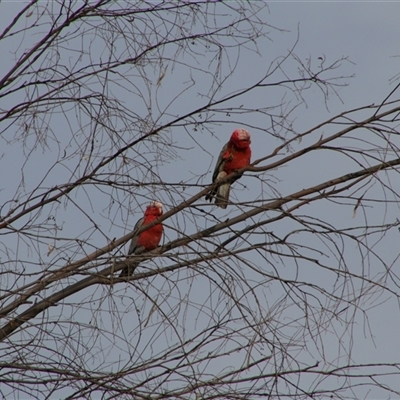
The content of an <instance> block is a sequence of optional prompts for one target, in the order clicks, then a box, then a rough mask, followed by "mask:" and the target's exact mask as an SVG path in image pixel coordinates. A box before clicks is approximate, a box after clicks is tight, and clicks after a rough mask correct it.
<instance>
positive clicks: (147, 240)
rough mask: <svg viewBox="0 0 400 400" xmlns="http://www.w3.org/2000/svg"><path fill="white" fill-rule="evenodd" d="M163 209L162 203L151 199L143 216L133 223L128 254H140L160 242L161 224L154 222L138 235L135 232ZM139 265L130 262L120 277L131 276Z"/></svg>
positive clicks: (153, 247) (160, 213)
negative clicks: (132, 233)
mask: <svg viewBox="0 0 400 400" xmlns="http://www.w3.org/2000/svg"><path fill="white" fill-rule="evenodd" d="M162 213H163V209H162V204H161V203H159V202H158V201H152V202H151V203H150V204H149V205H148V206H147V208H146V211H145V213H144V216H143V218H141V219H140V220H139V221H138V222H137V223H136V225H135V228H134V230H133V232H134V233H135V235H134V236H133V238H132V241H131V245H130V246H129V251H128V254H127V255H128V256H129V255H131V254H141V253H144V252H146V251H150V250H154V249H155V248H156V247H157V246H158V244H159V243H160V240H161V236H162V233H163V226H162V224H156V225H154V226H152V227H151V228H149V229H147V230H145V231H143V232H142V233H140V234H139V235H138V234H137V232H138V231H139V229H140V228H141V227H142V226H143V225H145V224H148V223H149V222H151V221H154V220H155V219H157V218H158V217H159V216H160V215H162ZM138 265H139V263H132V262H131V265H130V266H126V267H125V268H124V269H123V270H122V271H121V274H120V277H124V276H131V275H132V274H133V272H134V270H135V268H136V267H137V266H138Z"/></svg>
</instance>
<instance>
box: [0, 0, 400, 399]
mask: <svg viewBox="0 0 400 400" xmlns="http://www.w3.org/2000/svg"><path fill="white" fill-rule="evenodd" d="M19 7H20V6H19V4H15V3H12V2H8V3H7V2H2V3H1V4H0V9H1V15H2V17H1V20H0V26H1V27H3V26H4V24H6V23H7V21H9V20H11V18H13V15H15V12H16V10H17V9H19ZM268 8H269V13H267V12H266V10H265V11H264V12H265V14H264V15H263V18H265V21H266V22H267V23H268V24H269V25H271V35H270V39H269V40H267V39H265V40H261V41H260V47H259V51H260V56H256V55H254V54H252V53H251V52H243V55H241V57H240V59H239V62H238V65H237V68H236V70H235V80H234V82H233V83H231V85H232V86H229V87H227V88H226V92H227V93H228V92H231V91H232V90H233V85H238V86H243V85H245V83H246V82H247V81H248V82H251V81H252V80H253V79H254V77H256V76H262V74H263V73H264V72H265V70H266V69H267V68H268V67H269V65H270V63H271V62H273V60H274V59H276V58H277V57H281V56H282V55H283V54H284V53H286V51H287V50H288V49H290V48H291V47H292V46H293V45H294V43H295V42H296V40H298V44H297V45H296V49H295V53H296V54H297V55H298V56H299V57H300V58H301V59H302V60H306V59H310V62H311V65H313V66H315V69H317V68H318V65H319V64H320V62H321V61H320V60H319V58H320V57H322V58H323V59H324V60H325V62H326V64H329V63H332V62H334V61H335V60H337V59H340V58H342V57H343V58H347V61H344V62H343V63H342V66H341V68H340V73H339V75H343V76H349V77H351V76H354V77H352V78H347V79H345V80H344V81H345V82H346V83H348V86H345V87H338V88H337V93H338V95H337V96H335V95H332V96H331V98H330V99H329V103H328V105H327V106H326V105H325V103H324V97H323V96H322V95H321V93H320V92H319V91H318V90H317V89H316V88H312V89H310V90H309V91H308V92H307V93H306V94H305V100H306V103H305V104H302V105H300V106H299V107H298V108H297V109H296V110H295V112H294V113H293V115H292V117H293V120H294V122H293V123H294V127H295V129H296V130H297V132H302V131H304V130H307V129H309V128H311V127H313V126H315V125H317V124H319V123H320V122H322V121H324V120H326V119H328V118H330V117H332V116H333V115H336V114H338V113H340V112H343V111H345V110H349V109H351V108H355V107H360V106H365V105H368V104H379V103H380V102H381V101H383V100H384V99H385V98H386V96H387V95H388V94H389V93H390V91H391V90H392V89H393V88H394V86H395V85H396V84H398V83H399V77H400V46H399V44H400V24H399V23H398V16H399V15H400V2H384V1H382V2H301V1H297V2H271V3H269V6H268ZM273 27H276V28H279V29H281V30H284V31H282V32H279V31H278V30H275V29H274V28H273ZM24 40H27V41H28V42H29V41H33V42H34V41H35V37H32V38H25V39H24ZM10 43H11V42H10ZM14 45H15V46H16V47H15V48H17V43H15V44H14ZM9 46H11V45H9ZM15 48H9V49H8V50H9V51H8V53H7V52H6V53H5V54H9V55H10V54H11V53H12V51H13V50H14V49H15ZM93 49H94V50H96V51H99V48H97V47H96V44H93ZM3 54H4V53H3ZM11 61H12V60H11V57H10V63H9V64H7V56H4V60H3V62H2V65H1V66H0V72H1V74H2V75H3V74H4V71H5V70H6V69H7V65H11ZM290 65H292V67H293V71H291V72H293V73H295V69H296V66H295V64H294V63H292V64H291V63H289V67H288V68H289V69H290ZM165 67H166V68H167V69H166V75H165V77H164V79H163V81H162V83H161V84H160V86H159V88H158V91H159V92H157V93H154V95H156V96H158V97H157V99H158V103H157V105H154V104H153V106H154V107H156V108H157V107H159V108H160V109H163V107H166V104H168V103H169V101H170V99H172V98H173V97H174V96H175V95H176V94H178V93H180V92H181V91H182V90H185V88H187V86H188V83H187V82H189V81H190V72H189V71H188V70H186V69H182V70H180V69H179V68H178V67H176V68H170V67H169V66H168V65H167V66H165ZM163 68H164V66H161V67H160V71H162V70H163ZM154 75H155V77H157V75H158V71H155V72H154ZM208 78H209V79H211V77H208ZM202 79H204V81H197V82H196V85H197V86H196V90H197V91H196V90H193V91H189V92H188V94H187V97H185V98H184V99H185V100H184V101H183V102H182V101H181V102H176V103H174V104H172V106H171V107H170V108H168V112H170V113H172V114H173V113H174V112H175V107H177V108H178V109H179V111H180V112H182V111H183V108H184V107H187V108H188V110H190V109H192V108H194V107H195V105H196V104H197V102H199V104H200V103H201V100H202V97H201V96H196V94H195V93H200V92H201V87H202V86H206V84H207V77H203V78H202ZM222 90H224V88H223V89H222ZM124 95H125V94H124V93H122V92H121V96H124ZM281 95H282V92H280V91H279V90H275V89H271V90H267V89H266V90H265V91H257V92H256V93H254V94H253V93H252V94H251V95H250V96H249V97H248V98H247V103H246V104H248V105H251V106H253V105H257V104H261V105H262V106H266V105H269V104H271V105H273V104H276V103H277V100H276V99H277V98H279V96H281ZM127 101H129V99H127ZM1 105H2V103H0V106H1ZM3 106H4V104H3ZM135 106H136V105H135ZM135 112H138V113H141V112H144V108H143V105H138V107H137V108H135ZM54 118H55V119H54V120H53V123H55V124H57V118H58V117H57V116H56V117H54ZM240 118H242V121H243V123H249V124H252V123H253V122H252V118H257V121H254V125H258V126H262V125H263V123H264V122H263V121H262V120H261V119H259V118H261V117H260V116H256V117H254V116H253V115H245V116H238V117H236V119H237V120H240ZM266 123H267V121H266ZM64 126H65V120H64V119H63V118H62V117H60V119H59V122H58V129H59V133H60V132H61V131H62V129H63V127H64ZM236 126H237V123H236V122H235V123H230V122H229V120H228V119H227V120H226V121H222V122H221V125H220V127H215V130H214V132H213V133H214V135H211V134H208V133H203V134H202V135H201V136H196V141H194V140H191V139H190V138H188V137H187V136H186V135H184V134H183V133H184V130H183V128H182V130H179V129H177V130H176V131H174V132H173V134H172V136H171V137H172V140H173V141H175V142H176V141H177V140H179V145H180V146H182V148H184V149H185V151H182V153H180V154H179V158H178V157H177V158H176V162H170V163H168V164H167V165H165V167H164V169H163V171H164V172H163V173H164V175H163V176H162V178H163V179H164V180H165V181H167V182H168V181H174V182H179V181H181V180H183V181H189V182H191V183H194V182H196V181H197V180H198V179H199V176H202V175H203V179H200V182H201V183H203V184H206V183H208V182H209V181H210V180H211V175H212V171H213V167H214V163H215V161H216V158H217V157H218V154H219V151H220V148H221V147H222V145H223V144H224V143H225V142H226V141H227V139H228V137H229V136H230V133H231V132H232V130H233V129H234V128H235V127H236ZM66 129H68V128H67V127H66ZM251 133H252V142H253V146H252V148H253V159H258V158H261V157H263V156H265V154H266V152H268V151H269V149H271V150H272V149H273V148H275V147H276V146H278V145H279V144H280V143H279V141H278V140H276V139H275V138H273V137H272V136H268V135H266V134H265V132H263V131H262V130H261V129H254V130H253V131H251ZM322 133H323V132H322ZM60 134H61V133H60ZM179 135H180V136H179ZM11 136H12V135H11ZM66 137H67V136H66ZM178 138H179V139H178ZM58 139H59V144H58V145H57V146H58V152H62V151H63V149H64V148H65V149H68V146H69V143H68V141H69V140H70V139H69V138H68V139H64V138H60V137H59V138H58ZM5 140H6V141H8V143H9V144H8V145H6V144H4V142H3V144H4V147H3V151H2V153H3V154H2V155H3V158H2V163H4V164H3V165H7V168H8V170H9V171H21V168H23V169H22V171H23V177H24V178H25V179H26V181H27V187H29V182H30V181H33V182H34V183H33V186H35V185H37V182H38V178H37V177H38V176H42V175H43V174H44V172H45V171H46V170H47V169H48V166H49V165H51V164H52V163H53V162H54V161H55V160H56V159H57V157H58V154H59V153H58V152H57V150H53V151H52V152H45V151H37V152H36V153H35V154H34V155H32V156H30V161H29V163H28V164H26V165H25V166H24V167H22V165H24V162H25V156H26V152H24V151H23V150H22V147H19V146H16V145H15V144H12V143H11V137H8V138H6V139H5ZM76 140H77V141H79V140H80V138H79V137H77V138H76ZM82 140H83V139H82ZM306 143H307V142H306ZM306 143H303V144H302V145H305V144H306ZM28 144H29V142H28ZM199 145H200V146H202V147H204V149H205V150H206V151H201V152H199ZM57 146H54V149H55V148H57ZM50 147H51V146H50ZM5 149H6V150H5ZM143 151H145V149H144V150H143ZM44 154H46V157H47V158H46V162H43V155H44ZM52 157H53V158H54V159H53V160H52ZM331 163H335V165H334V168H333V167H332V164H331ZM349 169H350V170H355V169H356V168H355V167H354V164H353V163H351V162H350V161H349V160H347V159H340V162H338V161H337V160H336V159H330V158H325V157H324V155H319V154H316V155H314V154H310V155H309V156H308V157H304V158H302V159H301V160H300V161H299V165H296V164H295V163H293V165H291V167H290V168H289V167H287V168H280V169H279V171H277V172H275V173H273V178H272V177H271V179H274V182H275V184H276V190H278V191H279V192H280V193H281V194H283V195H286V194H289V193H292V192H296V191H297V190H301V189H302V188H305V187H310V186H312V185H314V184H316V183H320V182H322V181H324V180H326V179H329V178H332V177H336V176H340V175H341V174H345V173H347V172H349ZM64 173H65V178H67V177H68V176H69V175H68V174H69V171H68V169H67V168H66V169H65V170H64ZM204 174H205V175H204ZM16 175H18V178H17V180H16V179H15V175H14V174H13V173H7V174H3V177H2V184H1V186H2V187H3V189H4V190H3V192H2V193H1V196H3V199H9V198H12V196H13V195H12V193H13V191H15V190H16V182H17V181H18V180H19V178H20V177H21V175H20V174H19V172H17V173H16ZM35 177H36V178H35ZM62 179H63V169H62V168H58V169H55V170H54V174H50V175H49V176H48V177H47V178H46V184H47V185H51V184H56V183H57V182H59V181H60V180H62ZM275 179H276V180H275ZM243 184H244V185H246V186H245V188H243V186H241V185H239V184H236V186H235V196H237V197H238V198H239V199H240V200H241V201H245V200H249V199H251V198H252V196H254V193H258V192H259V189H260V186H259V184H258V182H257V181H256V179H252V178H248V179H247V180H246V181H245V182H243ZM197 191H198V189H197V188H188V190H187V192H186V193H175V194H173V195H171V197H170V200H168V195H167V194H165V193H162V195H161V196H163V198H162V199H163V202H164V204H165V206H166V208H167V209H168V208H169V207H172V206H173V205H176V202H178V201H179V200H180V199H181V200H183V199H184V198H185V196H187V197H189V195H193V194H194V193H196V192H197ZM265 193H266V194H267V193H268V190H266V191H265ZM269 193H270V195H271V196H272V195H273V193H272V192H269ZM264 195H265V194H264ZM89 197H90V196H89ZM147 200H148V199H147V198H146V195H145V194H144V195H143V197H140V198H138V199H135V200H134V202H133V203H134V204H132V210H133V212H132V216H131V218H129V219H126V218H125V215H126V212H128V210H124V211H123V212H120V211H119V210H118V207H117V206H116V207H115V208H112V209H111V210H109V209H107V204H108V199H101V198H93V197H92V198H88V199H87V201H88V202H90V204H91V205H90V207H92V209H93V212H92V216H93V218H97V217H96V215H98V216H99V218H98V219H96V221H99V220H100V222H99V225H100V226H101V231H102V232H103V234H102V235H101V234H99V232H98V231H97V232H95V233H94V234H93V235H91V236H90V240H89V242H90V245H91V246H93V248H92V249H91V250H93V249H94V248H96V247H101V246H103V245H104V244H105V243H106V241H107V240H110V239H112V238H114V237H120V236H122V235H124V234H126V233H127V232H128V231H129V230H130V229H131V228H132V227H133V226H134V224H135V222H136V220H137V219H138V218H139V217H140V214H141V212H142V210H143V209H144V206H145V205H146V203H147ZM260 200H265V198H263V197H262V196H261V197H260ZM1 202H2V203H3V202H4V200H1ZM137 206H140V207H141V208H140V207H137ZM132 210H130V211H132ZM330 210H332V208H331V205H329V204H325V205H321V206H318V208H316V209H313V213H314V212H315V214H313V215H314V216H318V214H321V215H324V216H325V217H326V218H327V220H330V221H332V223H337V224H338V225H346V224H348V223H349V221H352V222H354V223H357V218H361V215H357V216H356V217H355V218H354V219H353V220H352V217H353V216H352V214H351V212H350V211H349V213H348V214H347V215H344V214H335V211H333V213H332V215H328V216H327V213H330ZM349 210H350V208H349ZM397 211H398V210H397V208H396V207H391V208H390V209H389V210H388V211H387V212H386V213H384V215H383V212H382V210H381V209H379V210H378V211H377V213H376V215H374V213H373V212H371V213H370V216H369V218H370V220H369V221H370V222H371V223H373V222H374V221H375V220H376V222H382V220H385V221H392V222H393V221H395V219H396V218H397V216H398V213H397ZM216 214H217V215H218V218H220V219H221V220H224V218H226V217H227V216H230V215H233V214H234V211H232V210H227V211H226V212H223V211H222V210H218V211H217V212H216ZM58 215H59V218H60V220H59V221H58V223H59V226H62V227H63V230H62V232H61V233H60V234H61V235H62V236H65V237H66V238H68V237H69V238H73V237H74V236H75V235H76V234H77V232H81V233H82V235H83V236H84V234H83V233H84V232H85V229H86V225H85V224H87V223H88V221H83V220H82V221H80V220H79V218H80V217H78V218H71V215H69V214H68V211H66V210H64V211H58ZM103 217H104V218H103ZM352 222H351V223H352ZM81 223H82V225H80V224H81ZM211 223H212V220H209V221H206V220H204V221H199V220H196V219H195V218H193V220H190V219H187V220H185V221H183V220H182V219H180V217H179V216H178V217H176V218H175V219H174V220H171V221H166V226H167V228H166V232H165V241H168V240H173V239H175V238H176V231H175V229H179V230H184V231H185V233H187V234H191V233H194V232H196V231H197V230H198V229H199V228H202V227H206V226H209V225H207V224H211ZM275 229H276V232H278V231H279V229H282V234H283V232H287V231H290V229H292V227H291V226H290V223H289V224H286V223H285V226H283V227H276V228H275ZM4 240H5V241H4V244H5V245H6V244H8V245H9V246H14V247H15V248H16V250H15V253H18V249H17V248H20V249H21V250H19V251H23V252H28V254H29V250H27V247H29V246H25V244H24V243H23V242H22V241H20V240H18V241H17V243H15V239H14V238H5V239H4ZM399 240H400V234H399V233H398V232H397V230H396V231H395V232H391V234H390V235H388V236H387V237H386V238H385V240H384V241H381V242H380V243H378V244H377V246H376V249H378V250H379V251H382V252H385V253H386V255H387V256H388V258H389V259H391V260H393V262H395V270H397V271H398V270H399V268H400V265H399V261H396V260H397V256H398V253H399V251H398V249H399ZM24 246H25V247H24ZM356 251H357V250H356V248H354V252H356ZM41 252H44V253H45V252H46V251H45V250H44V249H42V250H41ZM347 252H349V253H348V262H349V264H351V263H352V254H351V249H347V250H346V254H347ZM44 253H43V254H44ZM3 257H4V255H3ZM357 259H358V258H357ZM354 267H355V268H357V266H354ZM296 273H298V271H297V272H296V271H293V270H290V268H289V267H288V268H287V270H285V271H283V270H282V271H281V274H282V275H281V276H287V277H288V278H289V277H293V276H294V275H296ZM300 277H301V278H304V279H306V280H307V279H309V280H310V281H311V280H313V279H315V282H318V283H319V284H321V285H325V284H326V285H327V286H329V284H330V283H331V282H324V279H326V275H324V274H321V276H318V272H317V271H315V270H312V271H308V270H304V271H300ZM138 284H139V285H143V288H145V286H146V285H147V284H149V283H138ZM197 284H198V288H197V290H198V292H199V294H198V295H197V296H198V300H199V302H201V301H202V296H203V295H204V299H206V298H207V296H208V286H207V281H206V280H201V279H199V280H198V283H197ZM151 285H154V287H157V285H158V283H157V282H156V281H153V282H151V284H149V286H151ZM161 285H162V283H161ZM182 285H184V283H182ZM130 289H131V288H122V287H120V288H114V289H113V290H115V291H116V292H117V293H119V294H121V295H122V296H123V297H124V300H123V301H122V302H121V304H122V305H123V306H127V305H126V304H127V303H129V300H128V299H129V298H130V296H133V297H134V295H132V294H130V293H129V290H130ZM199 289H200V290H199ZM165 290H168V288H165ZM104 293H105V289H103V288H96V289H87V291H86V292H85V293H83V294H80V296H82V298H84V299H86V300H88V306H87V309H86V310H85V307H84V309H82V311H81V312H82V319H84V318H87V315H88V314H89V313H90V312H91V307H90V304H89V303H90V301H91V299H99V298H101V297H102V296H103V294H104ZM269 295H270V297H269V300H268V301H271V304H272V303H273V302H274V300H275V299H277V298H279V296H280V294H277V293H273V292H269ZM136 300H137V299H136ZM386 300H387V296H386V295H384V296H383V297H382V298H381V299H380V301H383V302H384V304H382V305H380V306H379V307H376V308H373V309H371V310H370V311H369V313H368V318H363V317H361V316H360V317H359V318H357V322H356V324H354V326H352V327H351V329H353V331H354V336H355V337H356V338H357V339H356V340H355V342H354V344H353V346H354V347H353V351H354V352H353V356H354V360H355V362H357V363H358V362H360V363H361V362H370V361H371V360H373V361H375V362H379V361H382V362H399V361H400V347H399V346H398V332H399V331H400V313H399V308H398V304H397V303H396V302H395V301H394V299H393V298H391V299H389V300H388V301H386ZM74 301H78V298H74ZM108 306H109V307H112V306H111V305H108ZM136 306H137V305H136ZM99 307H104V309H105V310H106V309H107V305H104V304H101V305H100V306H99ZM118 307H121V305H118ZM127 307H129V305H128V306H127ZM131 307H133V306H132V305H131ZM194 319H196V318H194ZM108 322H109V323H113V322H115V321H113V318H112V317H111V318H110V320H109V321H108ZM125 322H126V324H127V325H126V326H127V327H129V324H132V323H134V322H132V320H131V319H129V316H127V317H126V320H125ZM105 323H107V322H105ZM128 330H129V329H128ZM369 330H371V332H372V336H373V340H371V334H370V333H369ZM327 335H328V336H329V334H327ZM334 338H335V336H334V335H332V341H334ZM328 342H329V340H328ZM332 346H333V348H334V349H335V350H333V352H336V351H337V350H336V344H335V343H334V342H332ZM326 351H327V352H329V349H326ZM389 382H390V381H389ZM366 396H367V398H374V395H373V393H372V394H371V393H369V394H366ZM370 396H372V397H370Z"/></svg>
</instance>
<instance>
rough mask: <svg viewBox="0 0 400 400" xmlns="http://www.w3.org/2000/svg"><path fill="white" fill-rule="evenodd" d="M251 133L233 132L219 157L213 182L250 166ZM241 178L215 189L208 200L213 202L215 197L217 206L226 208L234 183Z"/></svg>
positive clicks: (238, 130) (241, 130)
mask: <svg viewBox="0 0 400 400" xmlns="http://www.w3.org/2000/svg"><path fill="white" fill-rule="evenodd" d="M250 143H251V140H250V133H249V132H248V131H246V129H236V130H235V131H233V133H232V136H231V138H230V140H229V142H228V143H227V144H226V145H225V146H224V147H223V148H222V151H221V153H220V155H219V157H218V161H217V165H216V166H215V170H214V174H213V177H212V179H213V182H216V181H218V180H220V179H222V178H224V177H225V176H227V175H229V174H231V173H232V172H234V171H236V170H238V169H240V168H243V167H246V166H247V165H249V164H250V158H251V149H250ZM239 178H240V176H236V177H235V178H232V179H231V180H230V181H229V182H226V183H224V184H223V185H219V186H217V187H215V188H214V189H213V190H212V191H211V192H210V193H208V194H207V195H206V200H210V201H212V199H213V197H215V204H216V205H217V206H219V207H221V208H226V207H227V205H228V200H229V191H230V188H231V185H232V183H233V182H235V181H236V180H237V179H239Z"/></svg>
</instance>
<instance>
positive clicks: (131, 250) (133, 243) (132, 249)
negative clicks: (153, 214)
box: [128, 218, 144, 256]
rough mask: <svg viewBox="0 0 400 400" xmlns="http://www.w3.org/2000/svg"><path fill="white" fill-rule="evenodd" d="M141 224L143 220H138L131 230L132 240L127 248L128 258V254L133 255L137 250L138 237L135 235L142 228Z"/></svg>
mask: <svg viewBox="0 0 400 400" xmlns="http://www.w3.org/2000/svg"><path fill="white" fill-rule="evenodd" d="M143 222H144V218H140V219H139V221H137V222H136V225H135V227H134V228H133V233H134V236H133V238H132V240H131V244H130V246H129V250H128V256H129V255H130V254H134V253H135V251H136V249H137V242H138V240H139V236H138V235H137V232H138V231H139V229H140V228H141V227H142V225H143Z"/></svg>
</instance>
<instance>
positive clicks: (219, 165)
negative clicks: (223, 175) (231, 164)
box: [212, 142, 229, 182]
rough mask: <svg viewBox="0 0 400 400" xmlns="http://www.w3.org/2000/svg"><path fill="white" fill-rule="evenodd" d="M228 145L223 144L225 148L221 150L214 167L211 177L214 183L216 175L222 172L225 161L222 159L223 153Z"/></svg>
mask: <svg viewBox="0 0 400 400" xmlns="http://www.w3.org/2000/svg"><path fill="white" fill-rule="evenodd" d="M228 145H229V142H228V143H226V144H225V146H224V147H223V148H222V150H221V153H219V156H218V160H217V163H216V165H215V169H214V173H213V176H212V181H213V182H215V181H216V180H217V177H218V174H219V173H220V172H221V171H222V169H223V165H224V163H225V160H224V159H223V155H224V153H225V152H226V151H227V150H228Z"/></svg>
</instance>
